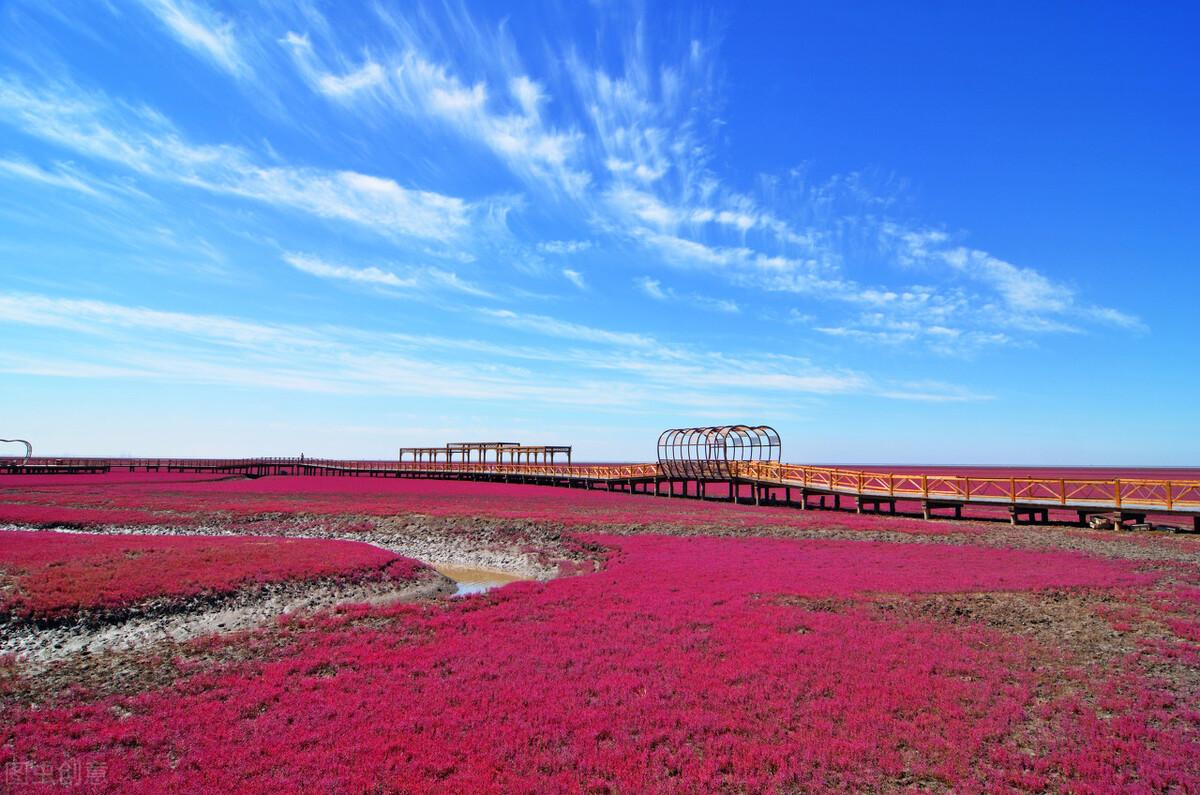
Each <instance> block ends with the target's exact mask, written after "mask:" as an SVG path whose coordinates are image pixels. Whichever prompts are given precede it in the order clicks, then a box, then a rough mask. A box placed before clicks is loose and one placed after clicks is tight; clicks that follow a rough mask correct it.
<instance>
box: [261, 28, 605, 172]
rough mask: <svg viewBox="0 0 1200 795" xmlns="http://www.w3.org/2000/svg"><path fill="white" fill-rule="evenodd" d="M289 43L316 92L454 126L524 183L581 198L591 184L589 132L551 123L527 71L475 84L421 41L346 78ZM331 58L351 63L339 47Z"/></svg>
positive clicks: (304, 39)
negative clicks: (585, 141) (586, 148)
mask: <svg viewBox="0 0 1200 795" xmlns="http://www.w3.org/2000/svg"><path fill="white" fill-rule="evenodd" d="M281 43H282V44H284V45H285V46H287V47H288V48H289V49H290V50H291V52H292V56H293V60H294V61H295V63H296V65H297V68H298V69H299V71H300V73H301V75H302V76H303V77H304V78H305V79H306V80H307V81H308V83H309V85H310V86H312V88H313V90H315V91H317V92H318V93H320V94H323V95H324V96H326V97H329V98H330V99H333V100H336V101H338V102H341V103H342V104H344V105H346V106H348V107H361V106H362V103H363V102H364V101H366V98H368V97H369V98H370V101H371V102H372V103H373V105H372V106H371V107H372V108H373V109H375V110H378V109H380V108H382V109H383V110H386V111H387V112H392V113H400V114H403V115H405V116H408V117H410V118H414V119H418V120H421V121H429V122H436V123H437V124H440V125H445V126H448V127H450V128H451V129H453V130H455V131H456V132H457V133H458V134H459V135H461V136H463V137H464V138H466V139H468V140H473V141H476V142H478V143H480V144H482V145H483V146H486V147H487V148H488V149H490V150H491V151H492V152H493V153H494V154H495V155H496V156H498V157H499V158H500V159H502V160H503V161H504V162H506V163H507V164H508V165H509V167H510V168H511V169H512V170H513V172H514V173H516V174H517V175H518V176H520V177H521V178H522V179H527V180H531V181H535V182H541V183H546V184H550V185H553V186H555V187H556V188H558V189H561V190H563V191H565V192H567V193H569V194H573V195H578V194H580V193H581V192H582V191H583V190H584V189H585V188H586V187H587V186H588V184H589V183H590V182H591V175H590V174H589V173H588V172H587V171H586V170H585V169H583V168H581V167H579V166H578V165H576V163H575V161H576V157H577V154H578V147H579V145H580V143H581V140H582V136H581V134H580V133H579V132H578V131H576V130H572V129H558V128H556V127H554V126H553V125H551V124H549V123H548V122H547V121H546V120H545V118H544V117H543V114H542V107H543V105H544V104H545V103H546V102H547V101H548V97H547V95H546V92H545V89H544V87H543V86H542V85H541V84H540V83H538V82H537V81H535V80H533V79H532V78H530V77H529V76H528V75H526V74H514V75H511V76H510V77H508V79H507V80H505V81H503V82H502V83H500V84H499V85H498V86H492V85H490V84H489V83H488V82H487V81H485V80H477V81H474V82H471V83H467V82H464V81H463V80H462V79H460V77H459V76H458V75H456V74H455V73H454V70H453V68H452V67H451V66H450V65H448V64H442V63H436V62H434V61H432V60H431V59H429V57H427V56H426V55H425V54H424V53H422V52H421V48H420V46H419V42H416V41H404V42H402V43H401V47H400V49H399V50H397V51H395V52H393V53H391V54H390V55H388V56H387V58H386V60H385V63H384V64H381V63H379V62H377V61H372V60H368V61H366V62H365V63H363V64H362V65H361V66H358V67H356V68H353V69H351V70H350V71H346V72H343V73H341V74H338V73H336V72H335V71H333V70H331V68H330V67H329V66H328V65H327V64H326V62H325V60H323V58H322V56H321V55H319V54H318V53H317V52H316V48H315V47H314V46H313V44H312V42H311V40H310V38H309V37H308V36H307V35H303V34H300V33H295V32H290V33H288V35H287V36H285V37H284V38H283V39H282V40H281ZM329 57H330V58H331V59H332V60H334V61H336V62H344V61H345V60H346V59H345V58H344V57H343V56H341V54H340V53H339V52H338V51H337V50H336V49H332V48H331V52H330V54H329Z"/></svg>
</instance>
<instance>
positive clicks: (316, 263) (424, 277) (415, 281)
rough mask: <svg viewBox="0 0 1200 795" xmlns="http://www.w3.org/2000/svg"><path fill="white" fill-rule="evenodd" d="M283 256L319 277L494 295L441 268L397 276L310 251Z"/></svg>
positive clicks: (301, 268) (482, 295) (412, 269)
mask: <svg viewBox="0 0 1200 795" xmlns="http://www.w3.org/2000/svg"><path fill="white" fill-rule="evenodd" d="M283 259H284V261H285V262H287V263H288V264H289V265H291V266H292V267H293V268H295V269H296V270H298V271H302V272H304V273H307V274H309V275H311V276H317V277H320V278H322V279H340V280H343V281H349V282H358V283H361V284H371V285H378V286H382V287H395V288H406V289H408V290H410V291H411V289H412V288H421V289H426V288H430V287H436V288H441V289H448V290H453V291H455V292H459V293H464V294H467V295H473V296H476V297H479V298H492V297H493V295H492V294H491V293H489V292H488V291H487V290H484V289H483V288H481V287H479V286H477V285H475V284H472V283H471V282H469V281H467V280H465V279H463V278H462V277H460V276H459V275H458V274H456V273H454V272H452V271H447V270H443V269H441V268H431V267H423V268H408V269H406V271H405V274H404V276H399V275H397V274H395V273H393V272H392V271H386V270H383V269H382V268H376V267H373V266H369V267H365V268H355V267H351V266H348V265H339V264H334V263H330V262H326V261H325V260H322V259H320V258H319V257H314V256H312V255H309V254H299V253H290V252H289V253H286V254H284V257H283Z"/></svg>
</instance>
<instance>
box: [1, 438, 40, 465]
mask: <svg viewBox="0 0 1200 795" xmlns="http://www.w3.org/2000/svg"><path fill="white" fill-rule="evenodd" d="M0 442H9V443H11V444H23V445H25V457H24V458H22V459H21V464H22V465H24V464H26V463H27V462H28V461H29V459H31V458H33V445H31V444H30V443H29V442H27V441H25V440H24V439H0Z"/></svg>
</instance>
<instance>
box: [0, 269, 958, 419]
mask: <svg viewBox="0 0 1200 795" xmlns="http://www.w3.org/2000/svg"><path fill="white" fill-rule="evenodd" d="M483 315H484V317H486V318H489V319H491V320H493V321H495V322H501V323H504V324H506V325H511V326H513V327H517V328H522V329H526V330H530V331H533V332H535V333H537V334H541V335H543V336H546V337H549V338H551V339H554V340H561V339H567V340H579V341H584V342H588V343H591V344H593V345H597V346H602V349H601V350H600V351H597V350H595V349H591V348H589V349H574V348H562V347H561V346H558V345H555V346H553V347H549V348H546V349H538V348H524V347H521V346H514V345H512V344H511V343H503V344H501V343H495V342H480V341H477V340H471V339H469V338H463V339H455V338H440V337H430V336H411V335H405V334H397V333H379V332H378V331H374V330H372V331H368V330H363V329H354V328H344V327H335V326H326V325H308V324H306V325H297V324H278V323H270V322H248V321H242V320H238V319H236V318H230V317H224V316H219V315H207V314H190V313H185V312H177V311H163V310H157V309H151V308H146V307H129V306H122V305H119V304H112V303H106V302H101V301H94V300H87V299H66V298H52V297H47V296H41V295H33V294H22V293H0V323H7V324H19V325H26V326H38V327H42V328H45V329H51V330H59V331H60V332H65V333H67V334H69V337H68V338H69V339H70V341H71V346H70V350H71V351H72V352H73V353H72V354H71V355H69V356H65V355H55V354H52V353H51V354H47V355H39V356H36V357H35V356H26V355H18V354H15V353H0V371H4V372H11V373H21V374H27V375H42V376H55V377H77V378H138V379H152V380H159V381H168V382H175V383H189V384H193V383H199V384H214V385H222V386H249V387H256V388H271V389H279V390H286V391H302V392H325V393H337V394H371V395H388V396H396V395H412V396H421V397H438V398H455V399H464V400H486V401H497V400H499V401H505V400H510V401H520V402H523V403H526V404H529V403H536V404H539V405H550V404H558V405H567V406H588V407H591V408H595V409H603V410H619V411H623V412H634V413H636V412H639V411H642V410H644V407H645V406H647V405H655V406H659V407H663V406H668V407H674V408H675V409H676V410H681V411H687V410H695V409H697V408H709V409H715V408H719V407H724V410H739V411H740V410H754V411H785V410H786V409H787V407H788V406H790V405H791V404H790V403H789V401H790V400H792V399H794V396H795V395H803V394H817V395H835V394H863V395H878V396H892V397H895V398H896V399H904V400H911V399H927V400H936V399H970V398H971V396H970V393H969V392H967V391H965V390H961V389H958V388H956V387H953V386H950V385H940V386H939V385H933V384H926V385H919V388H918V386H914V385H909V384H888V383H883V384H880V383H877V382H876V381H875V380H874V379H872V378H870V377H869V376H867V375H865V374H862V373H857V372H854V371H850V370H835V371H828V370H821V369H819V368H815V367H813V366H812V365H811V363H809V362H808V361H806V360H804V359H799V358H795V357H791V356H786V355H779V354H771V355H756V354H749V355H742V356H735V357H730V356H726V355H725V354H723V353H718V352H712V351H703V350H691V349H685V348H679V347H673V346H669V345H663V344H660V343H659V342H658V341H656V340H654V339H653V338H650V337H648V336H645V335H639V334H631V333H626V332H612V331H607V330H604V329H596V328H592V327H588V326H583V325H579V324H575V323H568V322H564V321H560V320H557V319H555V318H549V317H545V316H538V315H518V314H516V313H513V312H509V311H504V310H484V312H483ZM148 332H150V333H148ZM89 340H92V341H94V343H95V344H92V343H91V342H89ZM605 346H606V347H608V348H611V350H604V349H603V347H605ZM443 351H452V352H454V355H453V356H451V357H447V356H445V355H444V354H443V353H442V352H443ZM514 362H516V363H514ZM521 362H532V363H536V365H537V367H538V368H539V369H538V370H530V369H528V368H527V367H526V366H524V365H523V364H520V363H521ZM546 368H550V369H546ZM560 368H570V369H568V370H563V369H560ZM681 385H682V386H681ZM892 393H894V395H893V394H892Z"/></svg>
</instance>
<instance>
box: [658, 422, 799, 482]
mask: <svg viewBox="0 0 1200 795" xmlns="http://www.w3.org/2000/svg"><path fill="white" fill-rule="evenodd" d="M781 452H782V443H781V441H780V439H779V432H778V431H776V430H775V429H774V428H772V427H771V426H770V425H713V426H708V427H698V428H668V429H667V430H665V431H663V432H662V433H661V434H659V436H658V464H659V467H660V469H661V470H662V473H663V474H664V475H665V476H666V477H671V478H700V479H707V480H728V479H729V478H730V477H731V473H730V466H729V464H730V463H731V462H740V461H779V457H780V454H781Z"/></svg>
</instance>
